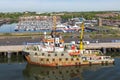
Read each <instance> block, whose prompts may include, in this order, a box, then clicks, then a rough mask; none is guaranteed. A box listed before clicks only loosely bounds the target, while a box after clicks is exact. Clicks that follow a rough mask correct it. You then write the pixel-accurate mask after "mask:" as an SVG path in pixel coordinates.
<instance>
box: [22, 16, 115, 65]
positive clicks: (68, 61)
mask: <svg viewBox="0 0 120 80" xmlns="http://www.w3.org/2000/svg"><path fill="white" fill-rule="evenodd" d="M53 20H54V30H53V31H52V32H51V35H50V36H47V35H46V33H45V34H44V38H43V39H42V40H41V42H40V44H32V45H27V46H26V47H25V48H24V50H23V52H24V53H25V57H26V59H27V61H28V63H30V64H36V65H41V66H51V67H53V66H73V65H91V64H109V63H114V59H113V58H111V56H104V55H103V54H102V52H101V51H99V50H85V49H83V33H84V23H82V25H81V34H80V48H79V49H78V48H77V47H76V46H75V43H72V44H70V45H69V46H68V45H67V46H66V45H65V43H64V40H63V38H62V36H61V35H60V34H58V33H57V32H56V27H55V26H56V24H55V16H54V18H53Z"/></svg>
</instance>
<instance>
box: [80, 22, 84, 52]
mask: <svg viewBox="0 0 120 80" xmlns="http://www.w3.org/2000/svg"><path fill="white" fill-rule="evenodd" d="M83 33H84V22H82V24H81V34H80V53H81V54H83V35H84V34H83Z"/></svg>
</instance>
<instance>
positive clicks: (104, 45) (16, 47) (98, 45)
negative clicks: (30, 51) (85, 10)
mask: <svg viewBox="0 0 120 80" xmlns="http://www.w3.org/2000/svg"><path fill="white" fill-rule="evenodd" d="M25 46H26V45H3V46H0V52H8V51H10V52H18V51H22V50H23V49H24V47H25ZM84 47H85V49H101V48H118V49H120V42H119V43H90V44H89V45H85V46H84Z"/></svg>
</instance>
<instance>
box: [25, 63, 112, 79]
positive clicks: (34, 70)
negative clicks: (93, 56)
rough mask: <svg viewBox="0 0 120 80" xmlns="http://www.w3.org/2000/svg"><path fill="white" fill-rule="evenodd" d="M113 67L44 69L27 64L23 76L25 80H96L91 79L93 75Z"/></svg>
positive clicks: (93, 66)
mask: <svg viewBox="0 0 120 80" xmlns="http://www.w3.org/2000/svg"><path fill="white" fill-rule="evenodd" d="M112 67H114V65H92V66H70V67H42V66H35V65H30V64H27V65H26V68H25V69H24V70H23V75H24V77H25V80H94V79H92V78H91V79H89V75H91V73H96V72H97V71H99V70H102V69H107V68H112ZM98 73H99V72H98ZM103 73H104V72H103ZM103 73H101V75H102V74H103ZM86 77H88V78H86ZM93 78H94V77H93ZM96 80H97V79H96ZM98 80H99V79H98ZM101 80H102V79H101Z"/></svg>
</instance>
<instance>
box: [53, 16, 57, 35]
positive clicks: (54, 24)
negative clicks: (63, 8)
mask: <svg viewBox="0 0 120 80" xmlns="http://www.w3.org/2000/svg"><path fill="white" fill-rule="evenodd" d="M53 30H54V32H55V36H56V16H53Z"/></svg>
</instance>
